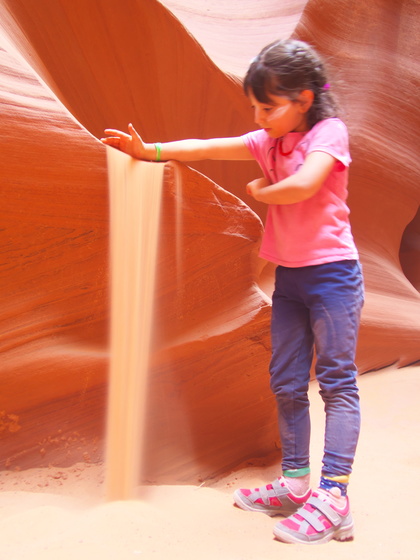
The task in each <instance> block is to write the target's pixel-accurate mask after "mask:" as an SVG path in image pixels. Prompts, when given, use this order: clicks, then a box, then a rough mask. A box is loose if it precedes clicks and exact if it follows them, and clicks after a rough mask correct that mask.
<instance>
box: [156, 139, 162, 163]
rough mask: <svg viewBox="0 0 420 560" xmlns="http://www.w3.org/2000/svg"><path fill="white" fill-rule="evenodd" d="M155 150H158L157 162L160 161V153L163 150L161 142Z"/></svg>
mask: <svg viewBox="0 0 420 560" xmlns="http://www.w3.org/2000/svg"><path fill="white" fill-rule="evenodd" d="M155 148H156V161H160V152H161V150H162V144H161V143H160V142H156V144H155Z"/></svg>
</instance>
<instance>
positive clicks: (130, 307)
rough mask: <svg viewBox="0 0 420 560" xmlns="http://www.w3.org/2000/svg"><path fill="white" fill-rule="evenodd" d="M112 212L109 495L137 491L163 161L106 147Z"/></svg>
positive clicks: (123, 495)
mask: <svg viewBox="0 0 420 560" xmlns="http://www.w3.org/2000/svg"><path fill="white" fill-rule="evenodd" d="M107 159H108V170H109V190H110V213H111V226H110V227H111V360H110V380H109V396H108V409H107V438H106V495H107V498H108V499H109V500H124V499H130V498H133V497H134V489H135V487H136V486H137V485H138V481H139V476H140V472H141V454H142V441H143V427H144V420H145V418H144V410H145V394H146V386H147V373H148V365H149V347H150V339H151V323H152V313H153V301H154V286H155V268H156V253H157V239H158V230H159V218H160V201H161V191H162V179H163V168H164V166H163V165H162V164H159V165H157V164H155V163H148V162H143V161H137V160H134V159H132V158H130V157H128V156H127V155H125V154H123V153H121V152H119V151H117V150H115V149H113V148H107Z"/></svg>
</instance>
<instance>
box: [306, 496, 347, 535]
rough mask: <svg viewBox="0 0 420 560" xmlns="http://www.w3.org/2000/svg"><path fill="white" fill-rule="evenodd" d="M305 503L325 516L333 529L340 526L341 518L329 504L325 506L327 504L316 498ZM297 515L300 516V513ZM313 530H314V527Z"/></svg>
mask: <svg viewBox="0 0 420 560" xmlns="http://www.w3.org/2000/svg"><path fill="white" fill-rule="evenodd" d="M307 503H308V504H310V505H311V506H312V507H314V508H316V509H317V510H318V511H320V512H321V513H322V514H323V515H325V517H326V518H327V519H328V520H329V521H330V522H331V523H332V524H333V525H334V527H338V525H340V523H341V521H342V518H341V516H340V515H339V514H338V513H337V512H336V511H335V510H334V509H333V508H332V507H331V506H330V505H329V504H327V502H323V501H322V500H320V499H319V498H317V497H316V496H311V497H310V498H309V500H308V501H307ZM299 514H301V512H299ZM307 521H308V520H307ZM314 529H316V527H315V525H314Z"/></svg>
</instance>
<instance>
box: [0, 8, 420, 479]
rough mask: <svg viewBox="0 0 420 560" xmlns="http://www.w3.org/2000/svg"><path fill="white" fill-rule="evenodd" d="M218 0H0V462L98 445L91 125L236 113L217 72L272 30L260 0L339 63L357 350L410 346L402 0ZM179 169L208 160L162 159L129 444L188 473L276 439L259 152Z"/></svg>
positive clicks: (414, 248) (98, 175)
mask: <svg viewBox="0 0 420 560" xmlns="http://www.w3.org/2000/svg"><path fill="white" fill-rule="evenodd" d="M165 4H166V5H167V7H168V8H171V9H173V10H174V13H176V14H177V16H178V17H180V18H181V19H182V23H183V24H184V25H185V26H187V29H186V28H185V27H183V25H182V23H180V21H178V20H177V19H176V18H175V16H174V15H173V14H172V13H171V12H170V11H168V9H167V8H165ZM239 4H240V3H238V2H232V3H230V5H229V10H233V12H232V13H230V12H229V16H231V17H232V18H233V20H230V19H229V17H226V14H225V12H224V11H223V9H222V8H221V6H220V2H216V1H213V2H211V3H210V4H209V3H208V2H204V1H198V2H194V13H193V14H192V13H191V9H192V8H191V6H192V4H191V3H188V2H187V1H185V2H184V3H181V2H169V1H168V2H163V3H162V4H161V3H159V2H157V1H155V0H142V1H141V2H140V1H137V2H136V1H134V0H126V1H125V2H124V8H122V7H121V6H120V5H117V4H116V3H115V2H108V1H105V2H104V1H101V0H96V1H95V0H91V1H89V2H85V1H82V0H38V2H37V3H28V2H25V1H23V0H0V16H1V17H0V46H1V48H0V84H1V87H0V104H1V127H2V133H1V135H0V144H1V146H0V147H1V149H0V161H1V169H2V173H1V177H0V189H1V193H2V205H1V221H0V224H1V226H0V239H1V243H0V295H1V298H2V299H1V307H0V349H1V370H0V384H1V391H0V437H1V438H2V446H1V448H2V451H1V453H0V463H1V465H3V466H7V467H20V468H25V467H29V466H38V465H48V464H50V463H56V464H60V465H65V464H72V463H74V462H76V461H79V460H86V461H89V460H98V459H100V458H101V457H102V451H103V449H102V443H103V430H104V419H105V406H106V375H107V364H108V345H107V320H108V193H107V172H106V159H105V148H104V147H103V146H102V145H101V144H100V143H99V142H98V141H97V139H96V138H97V137H99V136H100V135H101V134H102V130H103V129H104V128H105V127H107V126H113V127H118V128H122V129H124V128H125V127H126V124H127V122H129V121H132V122H133V123H134V124H135V126H136V127H137V128H138V129H139V130H140V131H142V133H143V135H144V138H145V140H147V141H153V140H161V141H165V140H169V139H176V138H184V137H210V136H224V135H237V134H241V133H243V132H246V131H247V130H250V129H252V128H253V127H254V126H253V123H252V118H251V115H250V111H249V107H248V101H247V100H246V99H245V98H244V96H243V94H242V92H241V88H240V84H239V79H238V77H236V76H235V73H238V69H239V68H246V66H247V63H248V59H249V56H248V54H249V53H248V50H251V47H254V46H255V49H254V52H255V53H256V52H258V50H259V49H260V47H261V46H263V44H265V43H266V42H268V41H270V40H272V39H273V38H274V37H273V36H272V34H273V32H274V31H273V28H270V29H269V30H266V27H265V26H264V18H261V19H259V15H258V14H263V12H264V7H265V8H266V9H267V10H268V11H270V10H271V12H270V13H273V17H276V18H277V21H278V22H284V24H283V26H280V25H279V30H280V33H283V34H284V36H287V35H288V34H289V33H290V32H291V29H292V28H293V27H294V26H295V24H296V22H297V21H298V20H299V17H300V16H301V18H300V22H299V23H298V24H297V26H296V29H295V31H294V33H295V35H296V36H298V37H300V38H302V39H304V40H308V41H311V42H312V43H313V44H315V46H317V47H318V48H319V50H320V51H321V52H323V53H324V54H325V55H326V56H328V57H331V58H330V64H331V66H332V67H333V69H334V70H335V71H336V73H337V75H338V81H337V84H335V85H334V87H335V88H336V90H337V92H338V95H339V98H340V100H341V101H342V104H343V106H344V107H345V109H346V112H345V116H344V118H345V120H346V122H347V124H348V126H349V129H350V134H351V142H352V155H353V160H354V161H353V164H352V168H351V179H350V193H351V194H350V205H351V210H352V222H353V229H354V233H355V236H356V240H357V242H358V245H359V248H360V252H361V258H362V262H363V265H364V270H365V275H366V287H367V294H366V295H367V297H366V306H365V310H364V316H363V324H362V329H361V334H360V343H359V350H358V365H359V368H360V370H361V372H365V371H368V370H370V369H377V368H380V367H383V366H386V365H388V364H391V363H398V364H399V365H401V366H403V365H406V364H409V363H412V362H414V361H416V360H418V359H419V358H420V350H419V349H420V344H419V342H420V320H419V317H420V296H419V292H418V289H419V285H420V265H419V262H420V259H419V246H420V244H419V236H420V221H419V212H418V208H419V201H420V187H419V171H418V148H417V143H416V141H417V132H418V130H419V113H418V110H417V105H416V103H417V99H416V98H417V89H416V87H415V83H416V79H417V77H418V75H419V70H420V69H419V63H418V59H417V54H416V49H417V42H416V33H415V29H416V26H418V9H417V8H418V3H417V2H416V1H415V0H401V1H395V2H392V1H391V2H390V1H386V2H385V1H379V0H375V1H374V2H371V3H369V4H367V5H361V4H360V3H355V2H352V1H350V0H345V1H344V0H337V1H334V2H332V1H329V0H327V1H325V0H323V1H322V2H321V1H314V0H310V1H309V2H307V3H306V5H304V4H305V3H304V2H298V1H297V0H296V2H295V3H293V2H290V3H288V5H289V6H290V9H289V10H288V11H287V10H286V7H285V6H283V7H282V8H280V7H279V8H277V7H276V5H277V4H278V2H276V3H275V4H276V5H274V3H273V2H272V1H268V0H263V1H262V2H259V3H258V10H257V12H258V13H257V15H256V16H255V18H253V19H250V20H249V22H247V18H246V17H245V15H246V14H243V15H242V16H240V15H239V14H240V7H241V6H240V5H239ZM241 5H242V8H243V9H245V8H246V10H249V9H251V5H250V3H249V2H248V1H247V2H245V4H244V3H243V2H242V4H241ZM209 10H210V12H211V11H212V10H213V17H209V12H208V11H209ZM235 10H237V11H236V12H235ZM183 14H184V15H183ZM235 14H238V15H237V16H236V15H235ZM187 16H188V17H187ZM235 17H236V18H237V20H238V22H239V23H240V26H241V29H243V30H244V33H245V32H246V30H247V29H248V31H249V41H248V43H247V45H248V46H247V49H243V50H242V49H239V51H238V50H236V51H235V49H233V52H232V54H230V55H229V56H223V52H225V53H226V52H227V51H228V47H226V48H224V49H222V50H221V47H220V45H218V42H217V41H216V40H215V39H216V38H217V34H216V35H215V33H214V29H215V25H216V26H217V23H218V21H219V22H220V29H223V30H225V32H224V34H223V38H224V41H225V42H226V43H224V44H227V43H228V41H229V38H228V37H229V33H228V30H229V26H231V29H232V41H234V39H235V29H236V28H237V26H235ZM206 21H208V24H207V25H206ZM197 22H198V23H199V24H200V25H197ZM247 26H248V28H247ZM193 28H194V37H193V36H192V35H191V34H190V33H189V32H188V30H189V31H190V32H191V33H192V32H193ZM236 32H237V31H236ZM242 36H243V34H242V33H241V37H242ZM266 39H268V41H267V40H266ZM212 59H213V60H214V62H213V61H212ZM216 61H217V64H219V66H220V67H221V68H222V69H221V68H220V67H218V66H216V64H215V62H216ZM95 137H96V138H95ZM197 169H198V170H199V171H200V172H201V173H204V174H205V175H208V176H209V177H211V179H207V178H206V177H205V176H203V175H201V174H200V173H197V172H196V171H193V170H191V169H188V168H187V167H186V166H183V165H180V164H176V163H170V164H167V165H166V170H165V185H164V192H165V195H164V200H163V215H162V226H161V251H160V256H159V267H158V285H157V297H156V308H157V315H156V325H155V327H156V329H155V332H156V336H155V343H154V352H153V356H152V367H151V382H150V389H149V391H150V395H149V399H148V402H149V411H148V422H149V427H148V431H147V437H146V450H145V451H146V453H145V457H146V476H147V478H148V479H149V480H155V481H159V480H164V481H169V482H170V481H184V482H185V481H192V480H196V479H197V477H199V476H201V477H205V476H208V475H210V474H213V473H215V472H217V471H220V470H223V469H225V468H227V466H229V465H231V464H234V463H235V462H239V461H241V460H243V459H244V458H245V457H247V456H250V455H255V454H258V453H261V454H263V453H266V452H267V451H269V450H271V449H272V448H273V447H274V445H275V442H276V439H277V433H276V426H275V411H274V404H273V399H272V397H271V395H270V394H269V390H268V379H267V373H266V370H267V364H268V360H269V332H268V329H269V315H270V305H269V299H268V298H267V296H265V294H264V293H263V292H262V291H261V290H260V289H259V288H258V285H257V282H258V280H259V274H260V268H261V264H260V263H259V262H258V259H257V257H256V255H257V249H258V243H259V239H260V236H261V231H262V230H261V227H262V226H261V222H260V219H259V218H258V215H259V216H260V217H261V218H262V219H263V218H264V208H263V207H261V206H259V205H254V204H252V205H251V208H248V206H247V204H249V203H251V201H250V200H248V199H247V198H245V197H244V194H243V186H244V184H245V183H246V182H247V180H249V179H250V178H253V177H255V176H258V174H259V171H258V168H257V166H256V165H255V164H248V163H247V164H242V163H241V164H231V163H230V164H226V163H222V162H205V163H202V164H200V165H197ZM213 181H215V182H216V183H218V184H220V185H222V187H224V188H225V189H226V190H227V191H230V193H232V194H230V193H229V192H226V190H223V189H222V188H220V187H218V186H217V185H216V184H215V183H214V182H213ZM240 199H243V201H244V202H242V201H241V200H240ZM180 207H181V212H180V210H179V209H180ZM180 216H181V218H180ZM181 226H182V227H181ZM180 228H181V229H180ZM179 231H181V234H179ZM180 255H182V258H181V257H180ZM181 265H182V266H181ZM268 283H270V281H269V282H268Z"/></svg>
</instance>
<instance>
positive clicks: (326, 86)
mask: <svg viewBox="0 0 420 560" xmlns="http://www.w3.org/2000/svg"><path fill="white" fill-rule="evenodd" d="M330 87H331V86H330V84H325V86H323V87H322V89H330Z"/></svg>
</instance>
